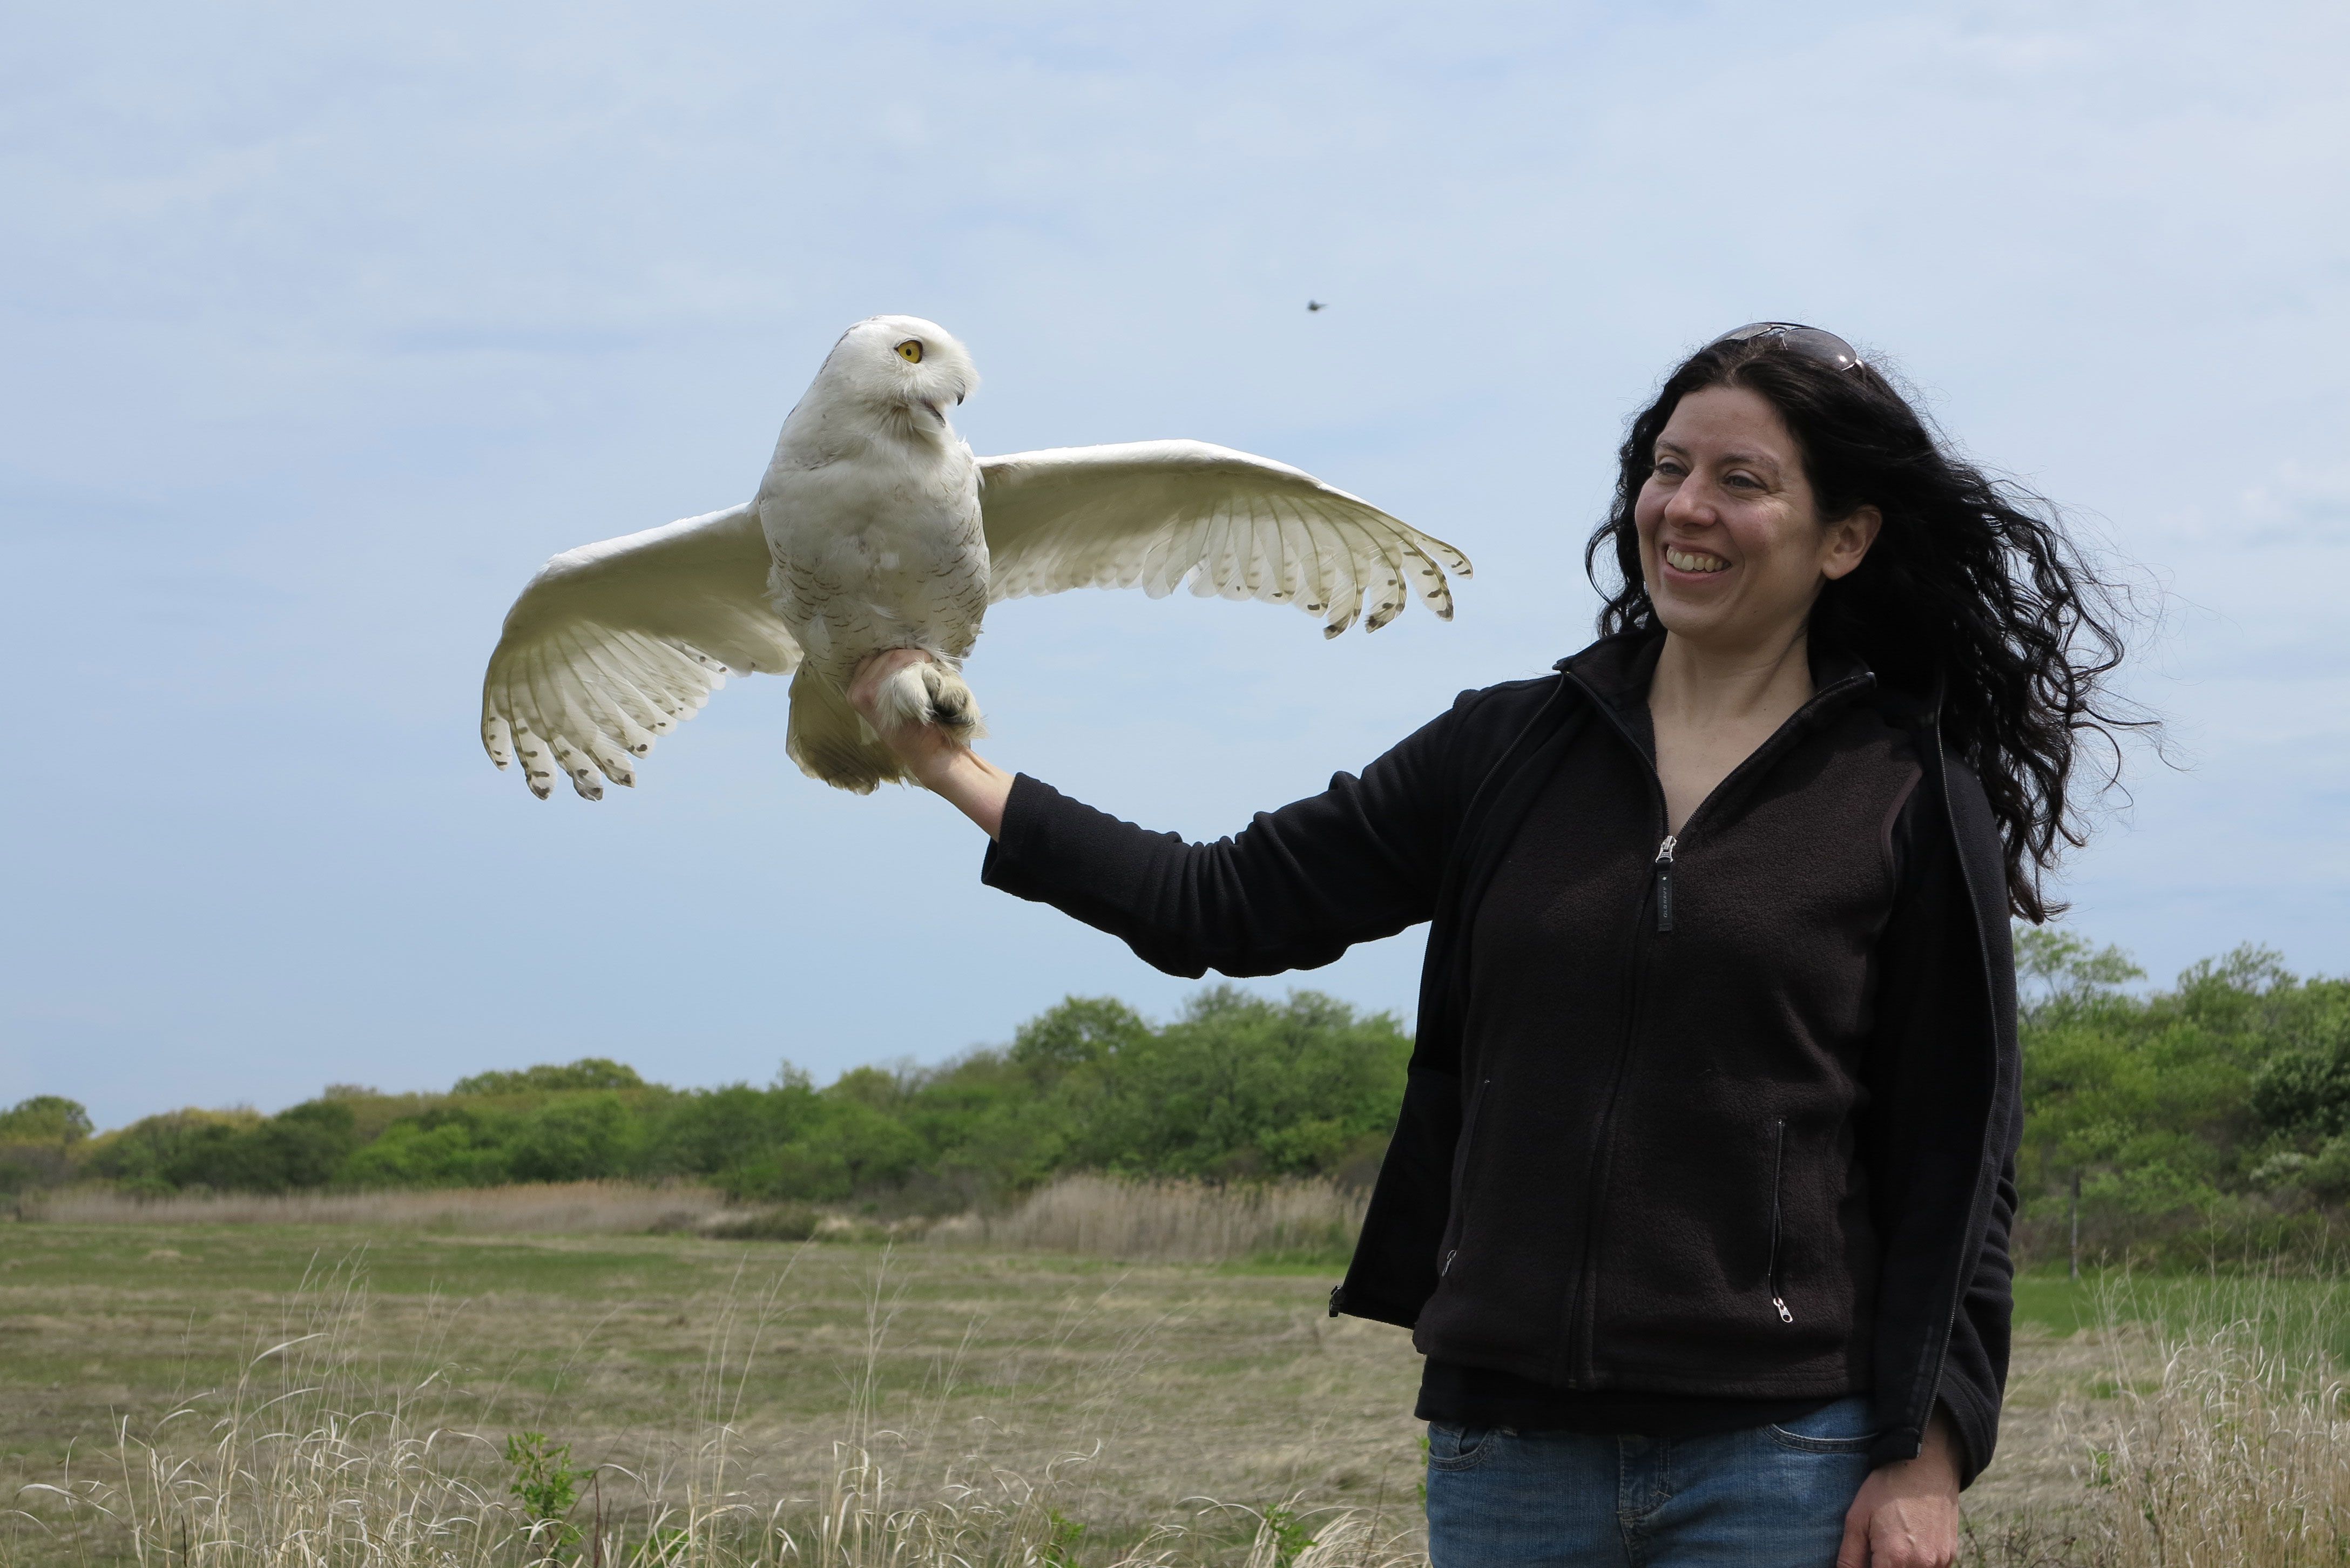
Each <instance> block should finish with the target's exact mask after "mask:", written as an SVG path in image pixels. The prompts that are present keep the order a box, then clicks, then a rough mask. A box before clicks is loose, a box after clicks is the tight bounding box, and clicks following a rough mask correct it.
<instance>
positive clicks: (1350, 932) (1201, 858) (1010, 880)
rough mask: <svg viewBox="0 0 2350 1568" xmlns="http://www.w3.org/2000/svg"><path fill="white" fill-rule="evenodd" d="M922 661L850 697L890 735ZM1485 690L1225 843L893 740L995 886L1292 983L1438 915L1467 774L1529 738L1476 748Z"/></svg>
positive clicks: (1183, 967) (914, 735)
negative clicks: (1471, 717) (886, 696)
mask: <svg viewBox="0 0 2350 1568" xmlns="http://www.w3.org/2000/svg"><path fill="white" fill-rule="evenodd" d="M921 657H922V656H921V655H920V654H917V653H910V652H891V653H884V654H879V655H876V656H875V657H874V658H872V659H868V660H867V661H866V663H865V664H864V665H863V666H862V667H861V668H860V669H859V670H858V671H857V674H856V677H855V679H854V680H853V681H852V682H851V685H850V691H849V701H851V702H852V703H853V704H854V705H855V706H856V707H857V709H858V711H860V712H862V713H864V714H865V715H866V719H867V722H868V723H872V724H873V725H874V727H875V729H876V731H877V732H879V731H880V730H881V725H880V723H879V720H878V718H877V717H876V714H875V711H876V708H877V707H878V705H879V696H880V691H881V685H882V682H883V681H884V680H887V679H888V678H889V676H890V675H891V674H892V673H893V672H895V671H897V670H902V669H904V668H905V667H906V666H907V665H908V664H909V663H910V662H911V661H913V660H915V659H920V658H921ZM1481 695H1482V694H1480V693H1468V694H1464V696H1463V697H1462V699H1461V701H1460V702H1458V703H1455V704H1454V708H1453V711H1451V712H1449V713H1447V714H1445V715H1443V716H1441V717H1440V718H1438V719H1437V720H1435V721H1434V722H1431V723H1429V724H1427V725H1424V726H1422V727H1421V728H1420V729H1419V731H1418V732H1415V733H1413V734H1412V735H1411V736H1409V738H1407V739H1406V740H1404V741H1403V742H1401V743H1399V745H1397V746H1395V747H1393V748H1391V749H1390V750H1389V751H1388V753H1386V754H1385V755H1383V756H1381V757H1379V758H1378V760H1376V761H1374V762H1373V763H1371V764H1370V765H1369V766H1368V767H1367V768H1365V769H1364V770H1363V772H1362V774H1361V776H1360V777H1357V776H1356V775H1354V774H1336V775H1334V776H1333V777H1332V779H1331V780H1330V784H1329V787H1328V788H1327V789H1326V790H1324V791H1323V792H1322V793H1321V794H1315V795H1309V796H1307V797H1306V798H1305V799H1304V800H1299V801H1295V802H1292V803H1291V804H1290V805H1285V806H1284V807H1282V808H1281V809H1280V810H1278V811H1274V812H1266V813H1260V814H1259V815H1257V816H1256V817H1255V818H1254V819H1253V820H1252V822H1251V823H1250V825H1249V826H1247V827H1245V828H1243V829H1242V830H1241V831H1240V832H1238V833H1236V834H1233V835H1232V836H1230V837H1226V838H1221V839H1218V840H1216V841H1215V842H1214V843H1211V844H1190V843H1186V842H1184V841H1183V840H1182V839H1181V838H1180V837H1178V836H1176V835H1174V834H1170V833H1152V832H1149V831H1148V830H1146V829H1144V828H1141V827H1138V826H1135V825H1134V824H1132V823H1130V822H1123V821H1120V820H1119V819H1118V818H1117V817H1115V816H1111V815H1107V814H1106V813H1103V812H1099V811H1096V810H1094V809H1093V808H1092V807H1090V806H1087V805H1082V804H1080V803H1078V802H1076V801H1074V800H1071V799H1069V798H1068V797H1066V796H1065V795H1063V794H1060V793H1059V792H1058V791H1056V790H1055V789H1053V788H1052V787H1051V786H1050V785H1048V784H1043V783H1041V782H1039V781H1037V780H1035V779H1033V778H1029V777H1027V776H1025V775H1021V776H1018V777H1014V776H1013V775H1011V774H1006V773H1004V772H1003V770H1002V769H1000V768H997V767H994V766H993V765H991V764H990V763H985V762H983V761H982V760H981V759H980V758H979V757H977V756H975V755H973V754H972V752H971V750H970V749H969V748H968V747H966V746H962V745H958V744H956V743H955V742H952V741H951V740H949V739H948V738H947V737H946V736H945V735H943V734H941V733H940V732H938V731H937V730H936V729H935V728H933V727H931V726H928V725H908V726H904V727H901V728H899V729H897V730H895V731H894V732H884V733H883V739H884V740H885V742H887V743H888V744H889V747H890V748H891V750H893V751H894V752H896V753H897V754H898V755H899V757H901V758H903V759H904V761H905V763H906V765H907V769H908V771H909V772H910V773H911V774H913V775H914V777H915V778H916V779H917V780H918V781H919V782H920V783H921V784H924V785H925V786H927V787H928V788H930V789H931V790H933V791H935V792H936V793H938V794H941V795H944V796H945V797H946V798H947V799H948V800H949V801H951V802H952V803H953V804H954V805H956V806H957V807H958V808H959V809H961V810H962V813H963V815H966V816H968V817H970V818H971V819H972V821H973V822H975V823H977V824H979V826H981V827H983V828H984V829H985V830H986V831H987V833H988V836H990V837H991V838H993V840H994V842H993V844H992V845H991V846H989V849H988V854H987V860H986V863H985V865H984V866H983V867H982V870H981V878H982V880H983V881H984V882H986V884H987V885H988V886H989V887H992V888H999V889H1001V890H1003V891H1004V892H1007V893H1010V894H1012V895H1014V897H1015V898H1026V899H1029V900H1031V901H1032V902H1036V903H1045V904H1050V905H1052V906H1053V907H1054V908H1055V909H1059V910H1061V911H1062V912H1063V913H1064V914H1066V915H1071V916H1074V917H1075V918H1076V919H1080V920H1083V921H1084V922H1085V923H1086V924H1087V925H1089V926H1092V927H1094V928H1095V929H1097V930H1102V931H1106V932H1107V933H1109V934H1110V935H1112V936H1114V937H1117V938H1118V939H1119V940H1122V941H1124V942H1125V943H1126V944H1127V945H1128V947H1130V948H1132V949H1133V950H1134V951H1135V953H1136V954H1137V955H1138V956H1139V957H1140V958H1141V959H1142V960H1143V961H1145V962H1146V963H1149V964H1151V965H1153V966H1155V967H1156V968H1159V969H1161V970H1164V971H1167V972H1168V973H1170V974H1180V975H1188V976H1191V977H1194V978H1196V977H1197V976H1199V975H1201V974H1204V973H1205V972H1207V971H1209V970H1211V969H1213V970H1218V971H1222V972H1223V973H1225V974H1228V975H1253V974H1278V973H1280V972H1282V971H1284V970H1292V969H1311V968H1314V967H1315V966H1316V965H1320V964H1326V963H1328V962H1329V961H1331V960H1333V959H1335V958H1336V957H1337V956H1338V955H1339V954H1341V953H1343V952H1345V951H1346V950H1347V948H1348V947H1349V946H1351V945H1353V944H1354V943H1356V942H1360V941H1368V940H1374V939H1376V938H1378V937H1384V936H1391V935H1393V934H1394V933H1395V932H1397V931H1399V930H1401V929H1404V928H1405V927H1407V926H1409V925H1413V924H1416V923H1418V922H1419V921H1421V920H1425V919H1428V918H1429V917H1430V914H1431V913H1432V912H1433V907H1434V898H1435V894H1436V888H1437V884H1438V882H1439V880H1440V877H1441V875H1442V870H1443V867H1444V864H1445V857H1446V855H1447V853H1448V851H1449V846H1450V844H1451V835H1452V832H1453V828H1454V826H1455V824H1456V822H1457V820H1458V818H1459V815H1460V808H1461V797H1462V795H1463V794H1464V791H1463V789H1462V786H1461V779H1462V777H1463V775H1464V773H1467V776H1469V777H1471V778H1474V777H1477V776H1482V766H1480V765H1479V763H1480V759H1482V761H1483V763H1490V762H1491V760H1492V759H1491V757H1490V756H1488V755H1486V753H1487V752H1488V751H1490V750H1491V749H1492V747H1493V746H1494V745H1496V744H1500V743H1506V739H1507V736H1508V735H1509V734H1510V733H1513V731H1512V730H1510V729H1508V728H1506V727H1499V728H1497V727H1496V726H1495V725H1494V724H1492V723H1490V722H1488V723H1484V724H1481V725H1475V726H1472V728H1474V729H1475V730H1477V732H1478V733H1477V736H1476V737H1475V738H1474V740H1473V742H1471V743H1468V744H1466V745H1464V744H1463V743H1462V742H1463V739H1464V737H1463V736H1462V734H1461V730H1460V714H1461V711H1462V710H1463V708H1464V706H1474V705H1475V704H1476V703H1477V701H1478V699H1479V698H1480V696H1481ZM1488 732H1491V733H1488ZM1497 737H1498V739H1497ZM1470 770H1474V771H1473V772H1471V771H1470Z"/></svg>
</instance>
